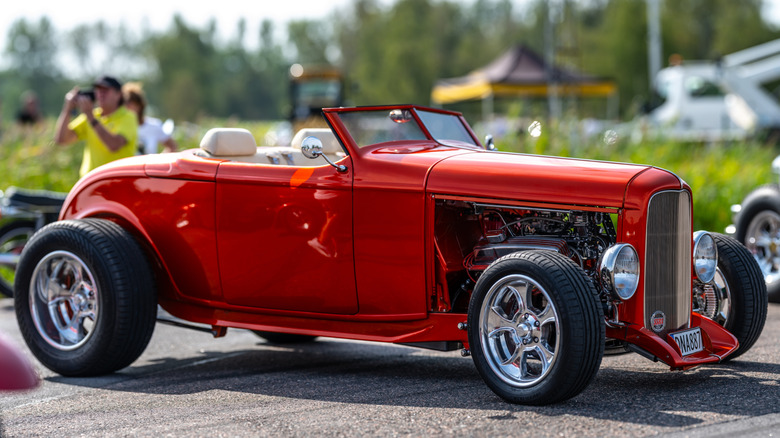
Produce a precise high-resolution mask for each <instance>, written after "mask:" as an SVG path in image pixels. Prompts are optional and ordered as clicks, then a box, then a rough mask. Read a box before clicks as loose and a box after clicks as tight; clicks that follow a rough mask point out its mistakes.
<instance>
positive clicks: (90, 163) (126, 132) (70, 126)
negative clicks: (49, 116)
mask: <svg viewBox="0 0 780 438" xmlns="http://www.w3.org/2000/svg"><path fill="white" fill-rule="evenodd" d="M92 85H93V87H94V91H92V90H87V91H84V90H79V87H74V88H73V89H72V90H70V91H69V92H68V93H67V94H66V95H65V102H64V104H63V106H62V111H61V112H60V116H59V118H58V119H57V128H56V131H55V133H54V142H55V143H57V144H61V145H68V144H72V143H74V142H76V141H77V140H84V142H85V145H84V158H83V159H82V162H81V169H80V172H79V175H80V176H84V175H85V174H87V172H89V171H90V170H92V169H94V168H96V167H98V166H102V165H103V164H106V163H109V162H111V161H114V160H118V159H120V158H125V157H131V156H133V155H134V154H135V147H136V146H135V145H136V143H137V139H138V122H137V121H136V116H135V114H133V113H132V112H131V111H130V110H128V109H127V108H125V106H124V98H123V97H122V84H121V83H119V81H118V80H116V79H115V78H113V77H111V76H101V77H100V78H98V79H97V80H96V81H95V82H94V83H93V84H92ZM96 104H97V106H95V105H96ZM74 111H78V112H80V114H79V115H78V116H76V118H74V119H72V120H71V117H72V114H73V113H74Z"/></svg>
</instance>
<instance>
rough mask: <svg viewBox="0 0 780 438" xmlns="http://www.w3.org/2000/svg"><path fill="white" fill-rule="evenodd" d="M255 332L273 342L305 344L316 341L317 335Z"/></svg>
mask: <svg viewBox="0 0 780 438" xmlns="http://www.w3.org/2000/svg"><path fill="white" fill-rule="evenodd" d="M253 331H254V333H255V334H256V335H257V336H259V337H261V338H263V339H265V340H266V341H268V342H269V343H271V344H305V343H308V342H314V340H315V339H317V336H310V335H294V334H292V333H276V332H264V331H260V330H253Z"/></svg>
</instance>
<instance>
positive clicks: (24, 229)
mask: <svg viewBox="0 0 780 438" xmlns="http://www.w3.org/2000/svg"><path fill="white" fill-rule="evenodd" d="M33 233H35V222H33V221H13V222H9V223H7V224H5V225H3V226H2V227H0V254H15V255H19V254H21V253H22V249H23V248H24V245H25V244H26V243H27V241H28V240H30V237H32V235H33ZM15 271H16V267H15V266H8V265H2V264H0V294H3V295H5V296H7V297H13V296H14V273H15Z"/></svg>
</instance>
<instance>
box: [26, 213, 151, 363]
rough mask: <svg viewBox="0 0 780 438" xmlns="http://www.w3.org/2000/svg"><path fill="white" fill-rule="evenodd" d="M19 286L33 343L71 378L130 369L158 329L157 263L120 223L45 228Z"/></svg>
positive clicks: (29, 251)
mask: <svg viewBox="0 0 780 438" xmlns="http://www.w3.org/2000/svg"><path fill="white" fill-rule="evenodd" d="M14 289H15V294H14V307H15V310H16V318H17V321H18V323H19V329H20V331H21V332H22V336H23V337H24V340H25V342H26V343H27V346H28V347H29V348H30V350H31V351H32V353H33V354H34V355H35V357H36V358H38V360H39V361H40V362H41V363H42V364H43V365H44V366H46V367H47V368H49V369H51V370H52V371H55V372H57V373H59V374H62V375H64V376H95V375H100V374H106V373H110V372H113V371H116V370H119V369H121V368H124V367H126V366H127V365H129V364H130V363H131V362H133V361H134V360H135V359H137V358H138V356H140V355H141V353H142V352H143V351H144V349H145V348H146V345H147V344H148V343H149V339H150V338H151V336H152V332H153V330H154V323H155V319H156V312H157V305H156V294H155V290H154V280H153V278H152V271H151V269H150V267H149V263H148V262H147V260H146V257H145V255H144V253H143V251H142V250H141V248H140V247H139V246H138V244H137V243H136V242H135V240H134V239H133V237H132V236H131V235H130V234H129V233H128V232H127V231H125V230H124V229H123V228H122V227H120V226H119V225H117V224H115V223H113V222H109V221H106V220H99V219H84V220H69V221H61V222H55V223H53V224H50V225H47V226H45V227H44V228H42V229H41V230H40V231H39V232H38V233H37V234H35V236H33V238H32V239H31V240H30V241H29V242H28V244H27V246H26V248H25V249H24V252H23V253H22V257H21V259H20V261H19V266H18V268H17V272H16V280H15V284H14Z"/></svg>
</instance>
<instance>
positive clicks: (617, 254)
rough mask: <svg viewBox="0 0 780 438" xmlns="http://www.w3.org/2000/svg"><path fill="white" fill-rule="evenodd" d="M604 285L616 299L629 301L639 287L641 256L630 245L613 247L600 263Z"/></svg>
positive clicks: (624, 244)
mask: <svg viewBox="0 0 780 438" xmlns="http://www.w3.org/2000/svg"><path fill="white" fill-rule="evenodd" d="M599 277H600V278H601V283H602V285H603V286H604V287H605V288H606V289H607V290H608V291H609V292H610V293H611V294H612V295H613V296H614V297H615V298H618V299H621V300H627V299H629V298H631V297H632V296H634V292H636V288H637V286H639V256H638V255H637V253H636V250H635V249H634V247H633V246H631V245H629V244H628V243H618V244H616V245H612V246H610V247H609V248H607V250H606V251H604V254H602V255H601V260H600V261H599Z"/></svg>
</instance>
